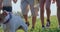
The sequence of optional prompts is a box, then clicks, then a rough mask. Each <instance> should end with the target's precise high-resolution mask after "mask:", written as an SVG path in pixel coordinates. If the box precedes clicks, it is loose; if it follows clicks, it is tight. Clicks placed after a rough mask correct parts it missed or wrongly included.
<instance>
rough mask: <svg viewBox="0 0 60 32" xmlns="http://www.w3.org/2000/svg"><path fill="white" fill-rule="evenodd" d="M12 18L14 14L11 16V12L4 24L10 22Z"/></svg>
mask: <svg viewBox="0 0 60 32" xmlns="http://www.w3.org/2000/svg"><path fill="white" fill-rule="evenodd" d="M11 18H12V16H11V14H10V13H9V19H8V20H7V21H5V22H4V23H3V24H6V23H8V22H9V21H10V20H11Z"/></svg>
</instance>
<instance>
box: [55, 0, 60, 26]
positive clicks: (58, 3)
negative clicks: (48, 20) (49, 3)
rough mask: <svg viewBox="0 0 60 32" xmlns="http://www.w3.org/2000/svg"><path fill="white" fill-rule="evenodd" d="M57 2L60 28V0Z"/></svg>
mask: <svg viewBox="0 0 60 32" xmlns="http://www.w3.org/2000/svg"><path fill="white" fill-rule="evenodd" d="M56 1H57V18H58V23H59V26H60V0H56Z"/></svg>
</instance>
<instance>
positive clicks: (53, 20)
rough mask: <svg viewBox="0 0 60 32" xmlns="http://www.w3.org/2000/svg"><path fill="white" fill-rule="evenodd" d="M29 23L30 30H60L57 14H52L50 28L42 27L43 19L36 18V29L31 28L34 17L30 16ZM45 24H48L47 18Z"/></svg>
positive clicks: (20, 31)
mask: <svg viewBox="0 0 60 32" xmlns="http://www.w3.org/2000/svg"><path fill="white" fill-rule="evenodd" d="M28 20H29V23H30V26H29V27H28V32H60V28H58V21H57V17H56V16H51V17H50V20H51V25H50V28H45V29H42V27H41V21H40V19H39V18H38V19H37V20H36V25H35V29H33V30H31V26H32V19H31V17H29V19H28ZM44 21H45V23H44V24H45V26H46V18H45V20H44ZM1 31H2V28H1V29H0V32H1ZM17 32H24V31H23V30H22V29H19V30H17Z"/></svg>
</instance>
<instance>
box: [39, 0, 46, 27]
mask: <svg viewBox="0 0 60 32" xmlns="http://www.w3.org/2000/svg"><path fill="white" fill-rule="evenodd" d="M44 4H45V0H40V18H41V23H42V27H44Z"/></svg>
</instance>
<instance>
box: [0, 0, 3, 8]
mask: <svg viewBox="0 0 60 32" xmlns="http://www.w3.org/2000/svg"><path fill="white" fill-rule="evenodd" d="M2 2H3V0H0V9H2V7H3V6H2Z"/></svg>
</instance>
